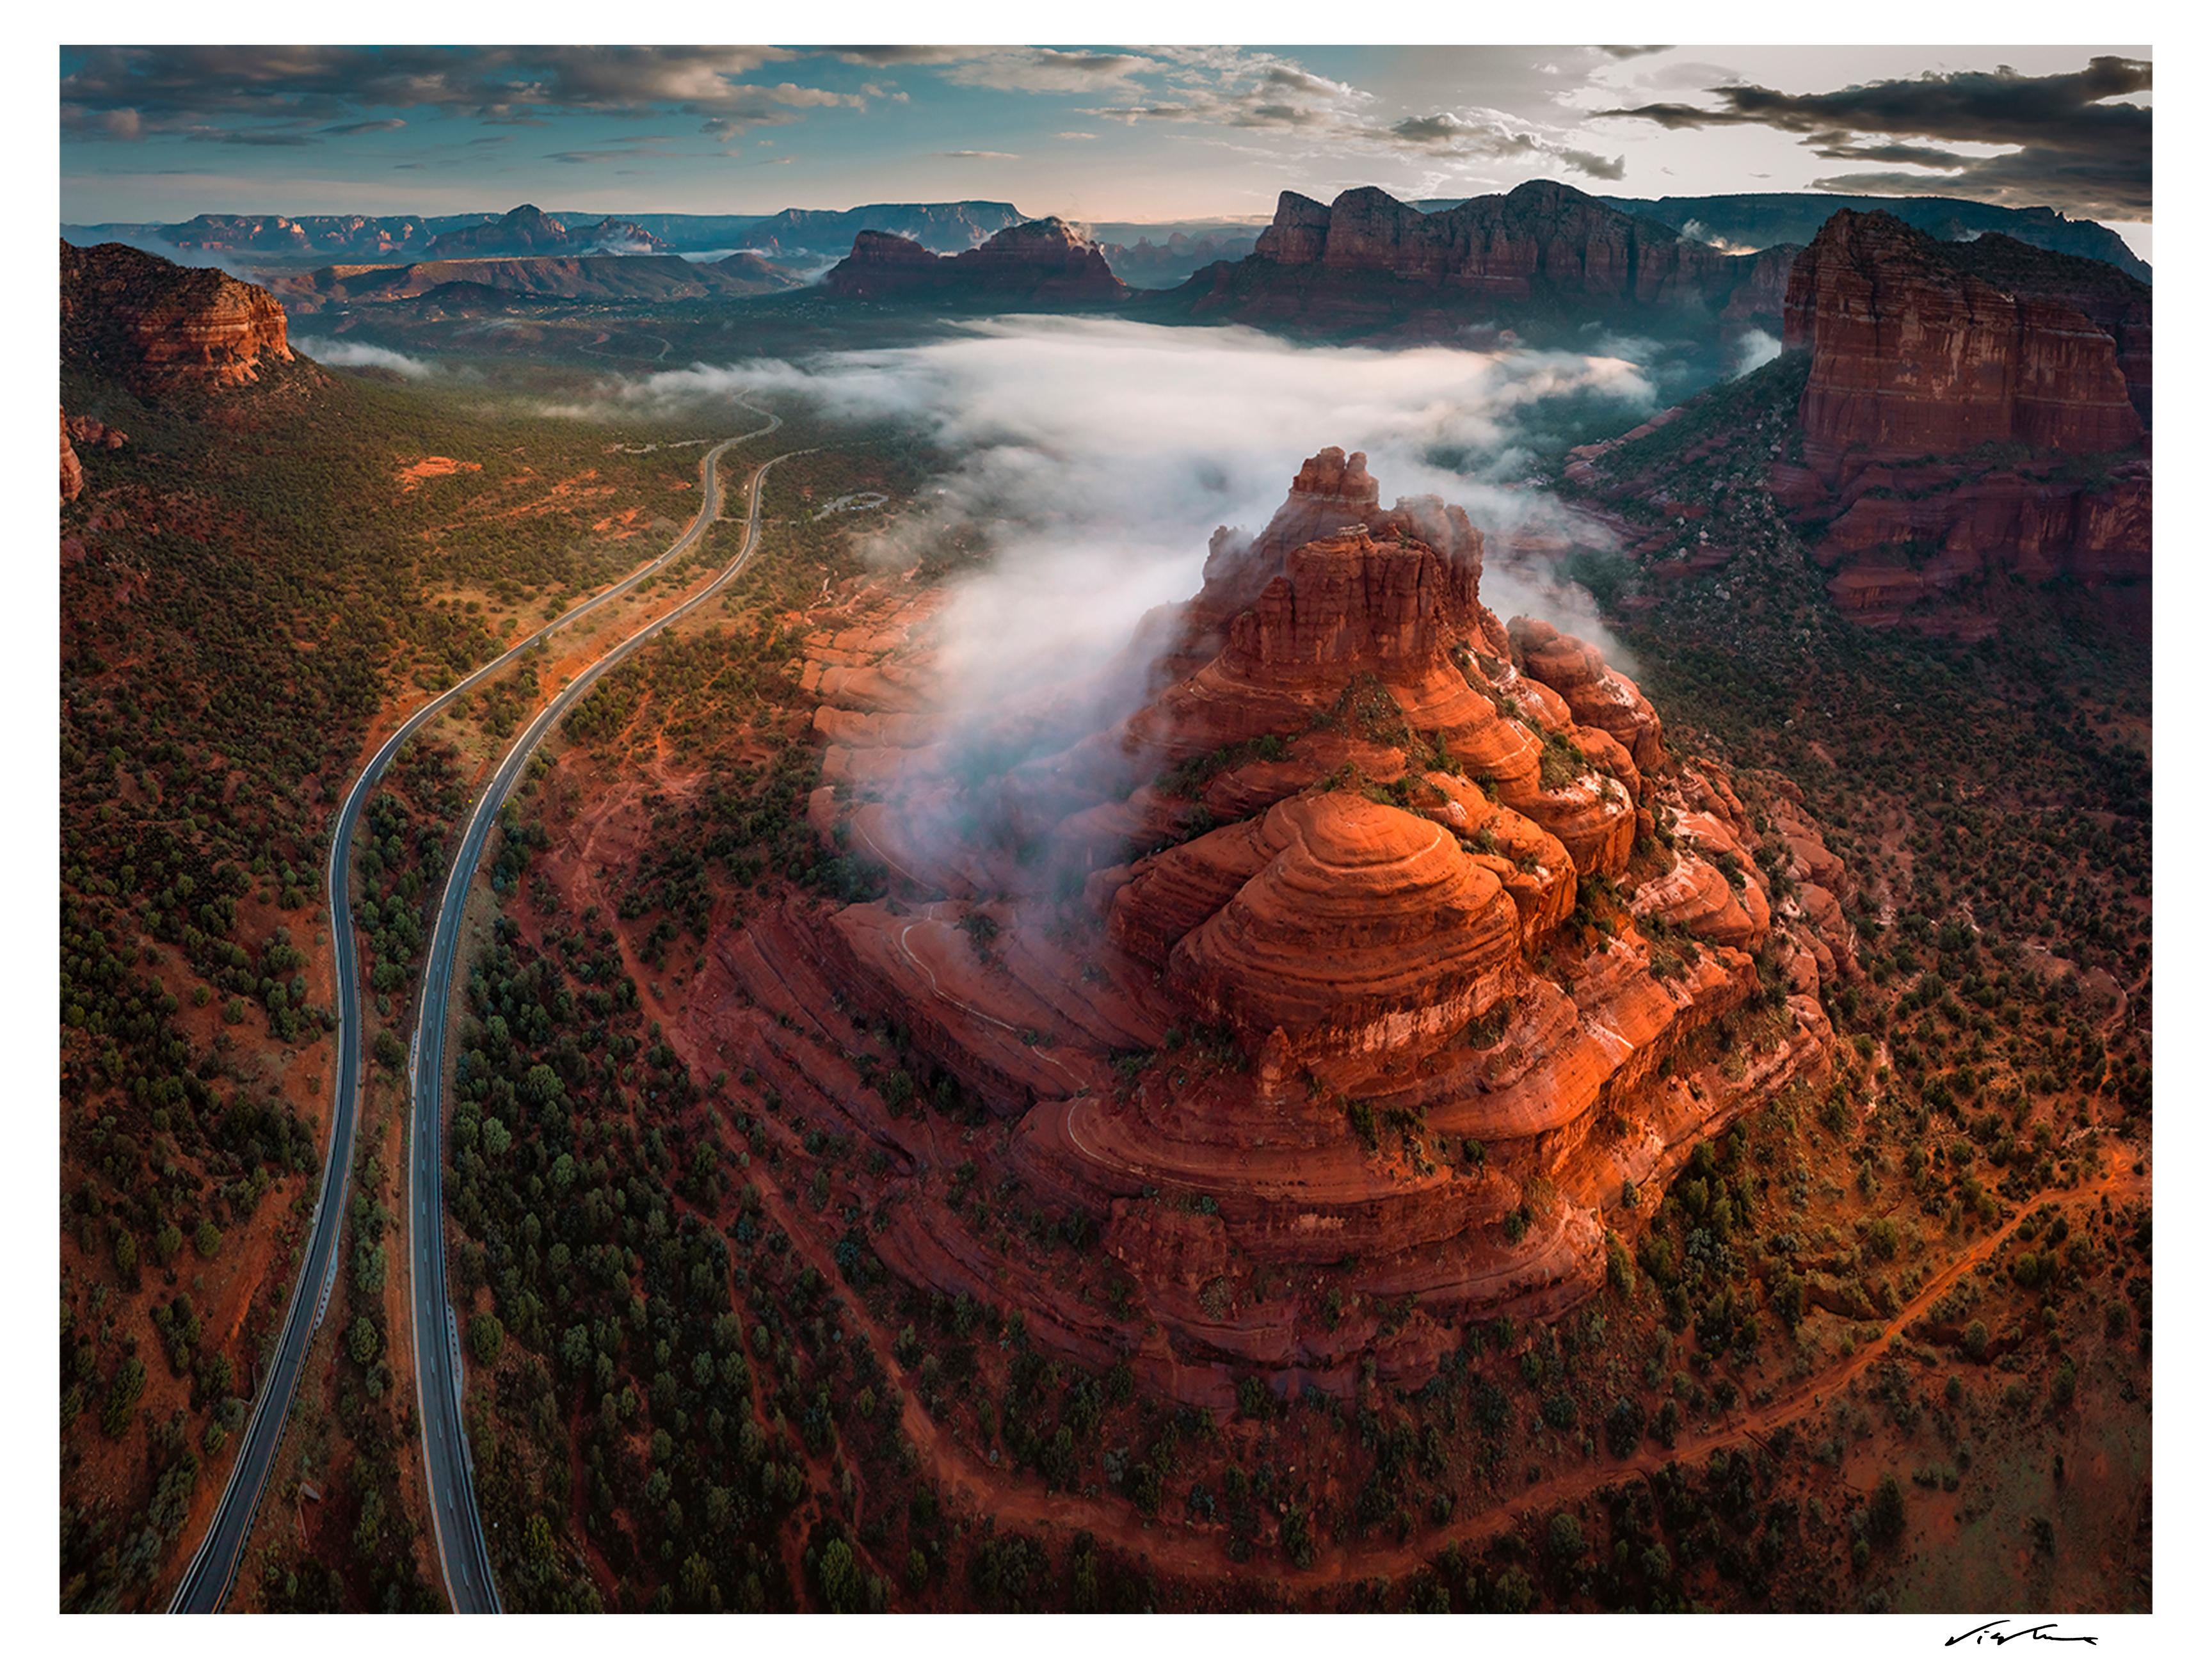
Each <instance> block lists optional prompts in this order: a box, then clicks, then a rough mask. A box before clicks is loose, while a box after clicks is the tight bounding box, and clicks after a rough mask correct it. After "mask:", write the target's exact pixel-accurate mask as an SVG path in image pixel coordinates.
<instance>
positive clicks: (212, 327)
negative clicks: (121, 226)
mask: <svg viewBox="0 0 2212 1659" xmlns="http://www.w3.org/2000/svg"><path fill="white" fill-rule="evenodd" d="M61 347H62V360H63V362H64V363H70V362H77V363H81V364H82V365H84V366H85V367H87V368H94V369H96V370H98V371H99V372H100V373H103V374H108V375H111V376H112V377H113V378H114V379H116V380H119V381H121V382H122V383H123V384H124V385H125V386H129V387H130V388H131V391H133V392H137V394H138V395H139V396H141V397H143V398H158V397H161V396H164V395H167V393H170V392H176V391H180V390H204V391H214V390H220V389H222V388H224V387H229V386H244V385H246V384H248V383H250V382H252V380H255V379H257V378H258V374H259V372H260V370H261V368H262V367H263V366H264V364H266V363H269V362H290V361H291V360H292V351H291V348H290V346H289V344H287V343H286V341H285V333H284V313H283V309H282V308H281V307H279V306H278V305H277V303H276V301H275V300H273V299H271V298H270V295H269V294H268V292H267V290H266V289H259V288H256V287H254V286H253V285H252V283H241V282H240V281H239V280H238V279H237V278H235V277H234V276H226V275H225V274H224V273H223V272H222V271H219V270H212V269H210V268H209V267H206V266H184V265H177V264H171V263H170V262H169V261H168V260H167V259H163V258H157V257H156V256H155V255H153V254H150V253H142V252H139V251H138V250H137V249H136V248H130V247H125V246H121V245H120V244H118V243H112V242H110V243H105V244H102V245H101V246H98V247H92V248H78V247H73V246H70V244H69V243H67V242H64V243H63V244H62V245H61Z"/></svg>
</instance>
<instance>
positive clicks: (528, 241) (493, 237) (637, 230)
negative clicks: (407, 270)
mask: <svg viewBox="0 0 2212 1659" xmlns="http://www.w3.org/2000/svg"><path fill="white" fill-rule="evenodd" d="M667 251H668V250H667V245H666V244H665V243H664V242H663V241H662V240H660V239H659V237H658V236H655V235H654V234H653V233H652V232H651V231H649V230H647V229H646V228H644V227H643V226H642V225H638V224H634V223H632V222H629V221H627V220H621V219H602V220H599V221H598V222H594V223H591V224H580V225H570V224H569V223H568V222H567V221H565V220H562V219H556V218H555V217H553V216H552V215H550V214H548V213H541V212H540V211H538V209H536V208H534V207H532V206H529V205H528V204H525V205H523V206H521V207H519V208H516V209H514V210H513V211H511V212H509V213H507V215H505V216H503V217H501V218H498V219H495V220H493V221H491V222H489V223H487V224H480V225H470V226H466V227H464V228H460V229H457V230H449V231H447V232H446V233H445V234H443V235H441V236H437V237H434V238H433V239H432V240H431V241H430V244H429V246H428V247H427V248H426V249H424V250H423V252H425V254H426V255H427V256H428V258H432V259H486V258H515V257H527V256H530V255H532V254H547V253H560V254H569V255H584V254H592V253H620V254H638V253H665V252H667Z"/></svg>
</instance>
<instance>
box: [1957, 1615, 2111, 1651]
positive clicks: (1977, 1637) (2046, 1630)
mask: <svg viewBox="0 0 2212 1659" xmlns="http://www.w3.org/2000/svg"><path fill="white" fill-rule="evenodd" d="M2011 1622H2012V1620H2009V1619H1992V1620H1990V1621H1989V1622H1988V1623H1987V1624H1985V1625H1977V1626H1974V1627H1973V1629H1972V1630H1970V1631H1968V1632H1966V1633H1965V1634H1964V1635H1960V1636H1954V1637H1953V1638H1951V1639H1950V1640H1949V1641H1948V1642H1946V1643H1944V1644H1943V1645H1944V1646H1945V1647H1947V1648H1955V1647H1957V1646H1958V1645H1959V1644H1960V1643H1961V1642H1972V1644H1974V1645H1975V1646H1976V1647H1979V1646H1980V1645H1981V1644H1983V1643H1984V1642H1994V1643H1996V1644H1997V1645H1998V1646H1999V1647H2002V1646H2003V1645H2004V1644H2006V1643H2008V1642H2017V1641H2018V1640H2020V1638H2021V1637H2023V1636H2032V1637H2033V1638H2035V1639H2036V1640H2037V1641H2039V1642H2087V1643H2088V1644H2089V1645H2090V1646H2092V1647H2094V1646H2095V1645H2096V1644H2097V1638H2095V1637H2093V1636H2053V1635H2052V1634H2051V1632H2053V1631H2055V1630H2057V1628H2058V1626H2057V1625H2055V1624H2051V1625H2029V1626H2026V1627H2025V1628H2024V1629H2021V1630H1999V1629H1998V1628H1997V1626H2000V1625H2008V1624H2010V1623H2011Z"/></svg>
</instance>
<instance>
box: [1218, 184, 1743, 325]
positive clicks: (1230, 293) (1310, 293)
mask: <svg viewBox="0 0 2212 1659" xmlns="http://www.w3.org/2000/svg"><path fill="white" fill-rule="evenodd" d="M1773 264H1774V261H1772V260H1771V259H1767V258H1766V257H1765V256H1764V255H1759V256H1742V257H1731V256H1729V255H1726V254H1723V253H1721V252H1717V250H1715V249H1713V248H1711V247H1708V246H1705V244H1703V243H1701V242H1696V241H1691V240H1685V239H1684V238H1683V237H1682V236H1680V234H1678V233H1677V232H1676V231H1674V229H1673V228H1670V227H1668V226H1666V225H1662V224H1660V223H1659V222H1656V221H1655V220H1650V219H1642V218H1638V217H1637V216H1634V215H1632V214H1627V213H1623V212H1621V211H1620V210H1617V209H1614V208H1611V207H1608V206H1607V205H1606V204H1604V203H1602V202H1601V201H1599V200H1598V199H1597V198H1596V197H1593V196H1587V195H1584V194H1583V192H1582V191H1578V190H1575V189H1573V188H1571V186H1568V185H1562V184H1558V183H1556V182H1553V181H1552V180H1549V179H1534V180H1531V181H1530V182H1529V183H1528V184H1524V185H1520V186H1519V187H1518V188H1516V189H1515V190H1513V191H1510V193H1508V194H1506V195H1503V196H1480V197H1475V198H1474V199H1473V200H1471V201H1467V202H1462V203H1461V204H1459V205H1458V206H1456V207H1452V208H1446V209H1443V210H1440V211H1438V212H1435V213H1424V212H1422V211H1421V210H1419V209H1418V208H1414V207H1410V206H1408V205H1407V204H1405V203H1403V202H1400V201H1398V200H1396V199H1395V197H1391V196H1389V195H1387V194H1385V193H1384V192H1383V191H1379V190H1375V189H1370V188H1363V189H1358V190H1351V191H1346V192H1345V193H1344V194H1343V195H1341V196H1339V197H1337V198H1336V199H1335V200H1334V202H1332V203H1330V204H1328V205H1327V206H1323V205H1322V204H1321V203H1319V202H1316V201H1314V200H1312V199H1310V197H1304V196H1300V195H1298V194H1297V192H1295V191H1284V192H1283V195H1282V197H1281V198H1280V200H1279V202H1278V203H1277V204H1276V208H1275V218H1274V222H1273V224H1271V225H1270V226H1269V227H1268V228H1267V230H1265V231H1264V232H1262V233H1261V236H1260V240H1259V243H1258V245H1257V246H1256V247H1255V249H1254V251H1253V252H1252V255H1251V257H1250V258H1247V259H1244V260H1243V261H1240V262H1238V263H1237V264H1233V265H1231V264H1223V265H1218V266H1215V267H1212V269H1211V270H1209V271H1201V272H1200V273H1199V275H1198V276H1197V277H1195V278H1194V279H1193V284H1192V287H1191V289H1189V290H1188V292H1189V294H1190V296H1191V298H1192V300H1193V301H1194V305H1195V308H1196V309H1197V310H1199V311H1200V312H1201V313H1204V312H1227V313H1231V314H1250V315H1253V316H1255V317H1264V318H1283V319H1290V318H1294V317H1295V318H1300V319H1304V320H1307V321H1312V322H1321V323H1324V324H1326V323H1329V322H1332V321H1337V322H1357V321H1361V320H1365V319H1368V317H1369V316H1370V313H1375V314H1376V315H1378V316H1379V314H1380V313H1378V312H1377V307H1386V308H1387V307H1394V306H1395V307H1397V308H1398V309H1401V310H1403V309H1405V308H1407V307H1413V308H1416V309H1418V308H1419V307H1423V306H1426V307H1431V308H1434V307H1444V308H1448V309H1449V308H1459V309H1462V310H1464V309H1468V308H1469V307H1472V308H1474V309H1475V310H1482V309H1485V308H1487V307H1496V306H1498V305H1501V304H1502V305H1504V306H1506V307H1521V306H1529V305H1542V304H1547V303H1568V304H1572V305H1576V306H1579V307H1586V308H1587V307H1601V308H1604V307H1680V306H1692V307H1714V308H1718V307H1721V306H1723V304H1725V303H1726V302H1728V301H1729V299H1730V297H1731V296H1732V295H1737V294H1739V293H1740V294H1741V295H1742V304H1741V306H1740V307H1738V308H1737V310H1736V311H1735V313H1732V314H1734V315H1738V316H1752V315H1761V316H1765V315H1771V314H1773V313H1774V312H1775V311H1776V310H1778V307H1774V306H1771V305H1769V304H1766V303H1765V301H1766V300H1767V299H1768V298H1769V297H1770V295H1771V290H1772V289H1774V288H1775V285H1776V283H1777V282H1778V276H1777V275H1776V273H1775V271H1774V270H1773V269H1772V266H1773ZM1376 283H1387V284H1390V285H1393V286H1394V287H1395V288H1397V289H1399V290H1400V291H1398V292H1396V293H1395V294H1394V293H1391V292H1388V291H1381V290H1377V289H1376V286H1375V285H1376ZM1771 297H1777V298H1778V295H1772V296H1771Z"/></svg>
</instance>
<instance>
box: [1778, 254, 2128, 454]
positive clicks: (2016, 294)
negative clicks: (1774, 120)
mask: <svg viewBox="0 0 2212 1659" xmlns="http://www.w3.org/2000/svg"><path fill="white" fill-rule="evenodd" d="M1984 243H2002V244H2004V246H2002V247H1999V246H1984ZM1784 328H1785V330H1786V333H1785V343H1788V344H1790V345H1793V346H1803V347H1806V348H1808V349H1810V350H1811V352H1812V354H1813V364H1812V371H1811V374H1810V377H1809V379H1808V381H1807V383H1806V387H1805V395H1804V399H1803V401H1802V403H1801V404H1800V405H1799V407H1798V416H1799V420H1800V422H1801V423H1802V426H1803V428H1804V432H1805V447H1806V457H1807V459H1808V462H1809V463H1810V464H1811V465H1813V466H1814V468H1815V469H1816V470H1817V471H1822V472H1823V473H1824V474H1826V476H1828V477H1831V478H1833V477H1835V476H1836V475H1837V474H1838V472H1839V471H1840V470H1841V467H1842V464H1843V460H1844V457H1845V456H1846V455H1847V454H1850V453H1858V454H1861V455H1863V456H1867V457H1887V458H1892V459H1897V458H1909V457H1916V456H1921V455H1927V454H1938V455H1952V454H1958V453H1962V452H1964V451H1966V450H1970V449H1972V448H1973V447H1976V446H1977V445H1979V444H1985V443H2021V444H2025V445H2027V446H2028V447H2030V448H2033V449H2056V450H2063V451H2064V452H2067V453H2072V454H2092V453H2104V452H2106V451H2112V450H2119V449H2126V448H2130V447H2133V446H2134V445H2136V444H2137V443H2140V442H2141V441H2142V438H2143V436H2144V434H2145V431H2146V426H2145V421H2144V416H2145V415H2147V413H2148V406H2149V395H2150V386H2149V331H2150V295H2149V290H2148V289H2144V288H2143V287H2142V284H2141V283H2135V282H2134V281H2133V280H2132V279H2130V278H2129V277H2126V276H2123V275H2121V274H2120V273H2119V272H2118V271H2116V270H2112V268H2111V267H2109V266H2106V265H2100V264H2092V263H2091V262H2089V261H2087V260H2075V259H2070V258H2067V257H2066V256H2064V255H2061V254H2052V253H2047V252H2042V251H2041V250H2039V249H2031V248H2028V247H2027V246H2025V245H2024V244H2021V243H2013V242H2006V239H2003V238H1984V241H1983V242H1978V243H1973V244H1968V245H1966V246H1963V247H1956V248H1954V247H1947V246H1944V245H1942V244H1939V243H1937V242H1936V241H1934V240H1932V239H1930V238H1929V237H1927V236H1925V235H1923V234H1921V233H1920V232H1918V231H1916V230H1914V229H1912V228H1911V227H1910V226H1908V225H1906V224H1905V223H1904V222H1902V221H1900V220H1898V219H1893V218H1892V217H1891V216H1889V215H1887V214H1886V213H1851V212H1848V211H1846V212H1842V213H1838V214H1837V215H1836V216H1835V217H1834V218H1832V219H1831V220H1830V221H1829V222H1828V223H1827V224H1826V226H1825V227H1824V228H1822V230H1821V232H1820V235H1819V236H1817V237H1815V238H1814V241H1813V244H1812V246H1810V247H1808V248H1807V249H1806V250H1805V252H1804V253H1803V254H1802V255H1801V256H1800V257H1799V258H1798V259H1797V261H1796V264H1795V266H1794V267H1793V268H1792V270H1791V272H1790V291H1789V298H1788V301H1787V304H1786V307H1785V315H1784ZM2123 353H2125V355H2126V357H2127V360H2128V364H2129V367H2132V368H2134V369H2135V375H2134V377H2133V378H2131V377H2130V374H2129V373H2128V372H2127V370H2126V368H2124V367H2123ZM2138 398H2140V400H2141V403H2142V410H2141V411H2140V412H2139V410H2138V408H2137V403H2136V400H2137V399H2138Z"/></svg>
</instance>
